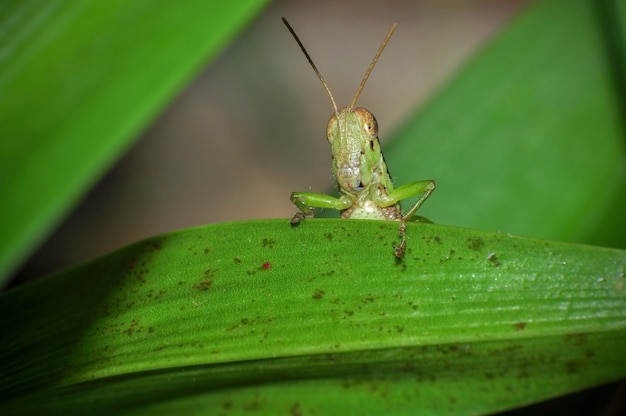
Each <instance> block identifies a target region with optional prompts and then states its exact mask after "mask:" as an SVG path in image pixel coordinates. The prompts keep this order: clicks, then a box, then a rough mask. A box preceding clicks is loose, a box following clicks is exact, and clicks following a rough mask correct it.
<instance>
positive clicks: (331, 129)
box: [326, 114, 337, 144]
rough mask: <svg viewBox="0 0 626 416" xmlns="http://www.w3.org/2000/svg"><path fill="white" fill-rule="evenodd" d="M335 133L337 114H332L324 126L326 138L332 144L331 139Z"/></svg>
mask: <svg viewBox="0 0 626 416" xmlns="http://www.w3.org/2000/svg"><path fill="white" fill-rule="evenodd" d="M336 134H337V116H336V115H334V114H333V115H332V116H331V117H330V120H328V125H327V126H326V138H327V139H328V142H329V143H330V144H333V139H334V138H335V135H336Z"/></svg>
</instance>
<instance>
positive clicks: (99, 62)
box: [0, 0, 265, 279]
mask: <svg viewBox="0 0 626 416" xmlns="http://www.w3.org/2000/svg"><path fill="white" fill-rule="evenodd" d="M264 3H265V1H263V0H245V1H239V2H237V3H236V4H235V3H225V2H220V1H207V0H196V1H187V2H185V5H184V7H182V6H181V5H180V4H178V3H176V2H171V1H167V0H161V1H154V0H133V1H122V0H114V1H97V0H80V1H71V2H67V1H63V0H49V1H46V2H44V3H42V2H40V1H28V0H27V1H22V0H19V1H5V2H3V4H2V6H0V26H2V27H3V28H4V31H3V35H2V38H1V39H0V41H1V43H0V52H1V53H2V56H3V57H4V58H3V63H2V68H1V70H0V91H2V99H1V100H0V123H1V125H2V136H3V137H2V140H0V190H1V191H2V201H3V202H2V204H0V230H2V232H1V233H0V279H6V278H7V277H8V275H9V273H10V272H11V271H12V270H13V269H14V268H15V267H16V266H17V265H19V263H20V262H21V261H22V260H24V258H25V257H26V256H27V255H28V254H29V253H30V252H31V251H32V250H33V249H34V248H35V246H36V245H37V244H38V243H40V242H41V240H42V239H43V238H44V237H45V236H46V235H47V233H49V232H50V230H51V229H52V227H53V226H54V225H56V224H57V223H58V221H59V220H60V219H61V218H62V216H63V215H64V214H65V213H67V211H68V210H69V208H70V207H71V206H72V205H73V204H74V203H75V202H76V200H77V199H78V198H80V197H81V195H83V194H84V193H85V192H86V191H87V190H88V188H89V187H90V186H91V185H93V184H94V182H95V181H96V179H98V178H99V177H100V175H101V174H102V173H103V172H104V171H105V170H106V169H108V168H109V167H110V166H111V164H112V163H113V162H115V160H116V159H117V158H119V157H120V155H121V154H122V152H124V151H125V150H127V148H128V146H129V145H130V144H131V143H132V141H133V140H134V139H135V138H136V137H137V135H138V133H139V132H140V131H141V129H143V128H144V127H145V125H146V123H148V122H149V121H150V120H151V119H152V118H153V117H154V116H155V115H156V114H157V112H158V111H160V110H161V109H162V108H163V107H164V106H165V105H166V104H167V102H168V100H170V99H171V97H172V95H173V94H175V93H176V92H178V91H179V90H180V89H181V88H182V87H183V86H184V85H185V84H186V83H187V82H188V81H189V79H190V78H191V77H192V76H193V75H194V74H195V73H196V72H197V71H198V70H199V69H200V68H201V67H202V66H203V65H205V64H206V60H207V59H209V58H211V57H213V56H215V55H216V54H217V52H219V50H220V49H221V48H223V47H224V45H225V44H226V43H227V42H228V41H229V40H231V39H232V37H233V36H235V34H236V33H237V31H238V30H239V29H240V28H241V27H242V26H243V25H244V24H245V23H246V21H247V20H248V19H250V18H251V17H252V16H253V15H254V13H255V12H256V11H258V10H259V9H260V7H261V6H262V5H263V4H264Z"/></svg>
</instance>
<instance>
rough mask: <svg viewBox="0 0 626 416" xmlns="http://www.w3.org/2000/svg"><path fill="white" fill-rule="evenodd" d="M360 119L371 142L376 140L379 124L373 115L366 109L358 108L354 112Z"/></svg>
mask: <svg viewBox="0 0 626 416" xmlns="http://www.w3.org/2000/svg"><path fill="white" fill-rule="evenodd" d="M354 111H355V112H356V113H357V114H358V115H359V119H360V120H361V122H362V123H363V124H362V125H363V131H364V132H365V133H366V134H367V136H368V139H369V140H374V139H375V138H376V137H377V136H378V123H377V122H376V118H375V117H374V115H373V114H372V113H370V112H369V111H367V110H366V109H364V108H357V109H355V110H354Z"/></svg>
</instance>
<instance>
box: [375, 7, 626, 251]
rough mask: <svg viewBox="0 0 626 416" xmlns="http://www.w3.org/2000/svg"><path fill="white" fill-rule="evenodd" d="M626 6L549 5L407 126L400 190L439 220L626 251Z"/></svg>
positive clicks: (395, 168) (521, 21) (398, 148)
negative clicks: (433, 184)
mask: <svg viewBox="0 0 626 416" xmlns="http://www.w3.org/2000/svg"><path fill="white" fill-rule="evenodd" d="M624 27H626V7H625V6H624V2H614V1H588V0H574V1H561V0H551V1H541V2H536V3H535V4H534V5H533V6H532V7H529V8H528V10H527V11H526V12H525V13H523V14H522V15H520V16H519V17H518V18H517V19H516V20H515V21H514V22H513V23H512V24H510V25H508V26H507V27H506V29H505V30H504V32H503V33H501V34H500V35H499V36H497V37H496V38H495V39H494V41H493V42H492V43H491V44H490V45H488V46H487V47H486V48H485V49H484V50H483V51H482V52H481V53H480V54H478V56H476V58H475V59H474V60H473V61H471V62H470V63H469V64H468V65H466V66H465V67H464V68H463V70H462V71H460V72H459V74H458V76H457V77H456V78H455V79H454V80H453V81H452V82H451V83H450V84H449V85H448V87H447V88H446V89H445V90H443V91H442V92H441V93H440V94H439V95H438V96H437V97H436V98H435V99H434V100H433V101H432V102H430V103H428V105H426V106H425V107H424V108H423V109H421V111H420V112H419V113H417V114H416V115H415V117H414V118H412V119H410V120H409V121H408V122H407V124H406V125H405V126H404V127H403V128H402V129H400V131H399V132H398V134H397V135H396V140H395V141H393V143H392V144H391V145H390V146H389V149H388V150H387V149H385V150H386V151H385V156H386V158H387V161H388V162H389V166H390V168H391V171H392V173H393V174H394V175H396V183H398V184H402V183H405V182H408V181H411V180H415V179H430V178H432V179H435V180H436V181H437V185H438V188H437V190H436V191H435V193H434V194H433V196H432V197H431V198H430V199H429V200H428V202H427V203H426V204H425V205H424V207H423V208H422V209H421V210H420V213H421V214H423V215H425V216H426V217H428V218H430V219H432V220H433V221H434V222H436V223H444V224H451V225H463V226H468V227H473V228H478V229H490V230H500V231H506V232H511V233H515V234H522V235H529V236H534V237H539V238H549V239H556V240H563V241H578V242H593V243H594V244H599V245H612V246H616V247H626V234H625V233H624V230H625V229H626V216H625V215H623V214H624V212H626V175H625V172H626V158H625V157H624V156H625V146H624V144H625V138H626V136H625V134H624V132H625V130H624V127H625V124H624V123H625V122H626V119H625V112H624V108H625V107H624V106H625V105H626V95H624V94H625V93H626V91H624V89H623V88H619V86H620V85H621V86H624V85H626V72H624V68H625V67H624V65H623V63H624V62H626V48H624V46H623V45H625V44H626V43H625V42H624Z"/></svg>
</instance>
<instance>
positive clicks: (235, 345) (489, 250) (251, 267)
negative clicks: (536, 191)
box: [0, 220, 626, 414]
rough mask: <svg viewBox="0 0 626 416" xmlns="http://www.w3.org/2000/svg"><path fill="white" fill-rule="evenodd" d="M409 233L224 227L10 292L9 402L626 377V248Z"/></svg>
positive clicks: (319, 410) (337, 224)
mask: <svg viewBox="0 0 626 416" xmlns="http://www.w3.org/2000/svg"><path fill="white" fill-rule="evenodd" d="M396 232H397V224H395V223H388V222H380V221H345V220H315V221H305V222H304V223H302V224H300V225H299V226H297V227H290V226H289V224H288V222H287V221H286V220H265V221H256V222H238V223H227V224H215V225H210V226H205V227H200V228H196V229H193V230H188V231H182V232H179V233H174V234H168V235H162V236H159V237H155V238H152V239H149V240H147V241H143V242H140V243H137V244H134V245H131V246H129V247H126V248H124V249H121V250H119V251H117V252H115V253H112V254H110V255H108V256H105V257H102V258H100V259H98V260H95V261H93V262H90V263H87V264H85V265H82V266H80V267H77V268H74V269H72V270H69V271H67V272H64V273H61V274H59V275H56V276H52V277H51V278H49V279H46V280H43V281H40V282H37V283H34V284H32V285H30V286H24V287H22V288H18V289H17V290H13V291H11V292H8V293H5V294H4V295H3V296H1V297H0V316H4V317H7V316H11V315H12V314H13V313H14V311H16V310H19V311H21V312H20V317H19V319H15V320H10V319H4V320H3V322H2V323H1V324H0V331H2V334H3V337H4V341H3V348H2V350H1V351H0V360H2V362H4V363H7V364H6V365H4V366H3V367H2V370H1V372H0V380H2V383H1V384H0V385H1V386H2V389H1V390H0V396H2V397H5V398H7V399H8V398H10V399H9V400H6V401H5V402H4V403H3V404H2V405H0V412H1V413H3V414H14V413H21V412H25V413H26V414H29V413H39V414H40V413H41V412H45V413H49V412H51V411H54V412H55V413H62V412H63V413H68V412H70V413H71V412H74V411H76V409H82V410H81V411H80V413H83V412H84V411H85V410H86V409H90V410H91V411H92V412H93V411H95V410H97V413H104V414H110V413H111V412H112V411H113V410H116V413H117V412H120V411H121V409H126V410H127V411H128V413H134V412H139V411H146V410H147V409H149V411H150V412H151V414H153V412H156V411H162V412H164V413H165V412H171V411H173V409H176V411H177V413H185V414H188V413H193V412H200V411H207V412H209V413H213V412H215V411H216V410H222V411H223V412H224V413H225V414H242V413H246V412H249V410H250V409H251V408H253V409H255V410H258V411H259V412H261V413H263V414H285V413H288V412H289V410H290V409H300V411H301V412H302V413H303V414H310V413H312V414H328V413H329V412H331V411H333V410H334V412H339V411H340V410H341V409H343V410H344V411H347V410H348V409H354V408H355V407H356V406H358V407H359V408H362V409H367V412H368V414H389V413H394V414H415V409H420V411H419V413H420V414H442V413H445V414H467V413H484V412H493V411H494V410H498V409H503V408H509V407H513V406H518V405H520V404H522V403H527V402H528V401H529V400H540V399H542V398H547V397H551V396H554V395H558V394H562V393H565V392H567V391H570V390H572V389H579V388H581V387H585V386H589V385H593V384H597V383H602V382H607V381H610V380H614V379H616V378H618V377H620V376H623V375H624V374H626V360H624V352H623V348H622V347H621V346H623V345H624V344H625V343H626V321H625V320H624V308H623V306H624V304H625V302H626V285H625V283H626V279H625V278H624V271H625V268H626V252H624V251H620V250H612V249H604V248H596V247H591V246H581V245H571V244H565V243H550V242H545V241H540V240H530V239H523V238H519V237H511V236H507V235H503V234H497V233H490V232H477V231H474V230H467V229H459V228H451V227H446V226H437V225H432V224H425V225H422V224H409V229H408V236H409V247H408V251H407V254H406V256H405V259H404V260H403V261H401V262H400V261H397V260H396V258H395V256H394V254H393V248H392V244H393V243H394V240H395V237H396V236H395V234H396ZM233 236H237V237H236V238H233ZM240 236H245V237H244V238H241V237H240ZM355 241H357V242H359V243H358V244H354V243H353V242H355ZM395 242H397V241H395ZM26 328H27V329H26ZM25 329H26V330H25ZM94 407H97V409H95V408H94Z"/></svg>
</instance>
